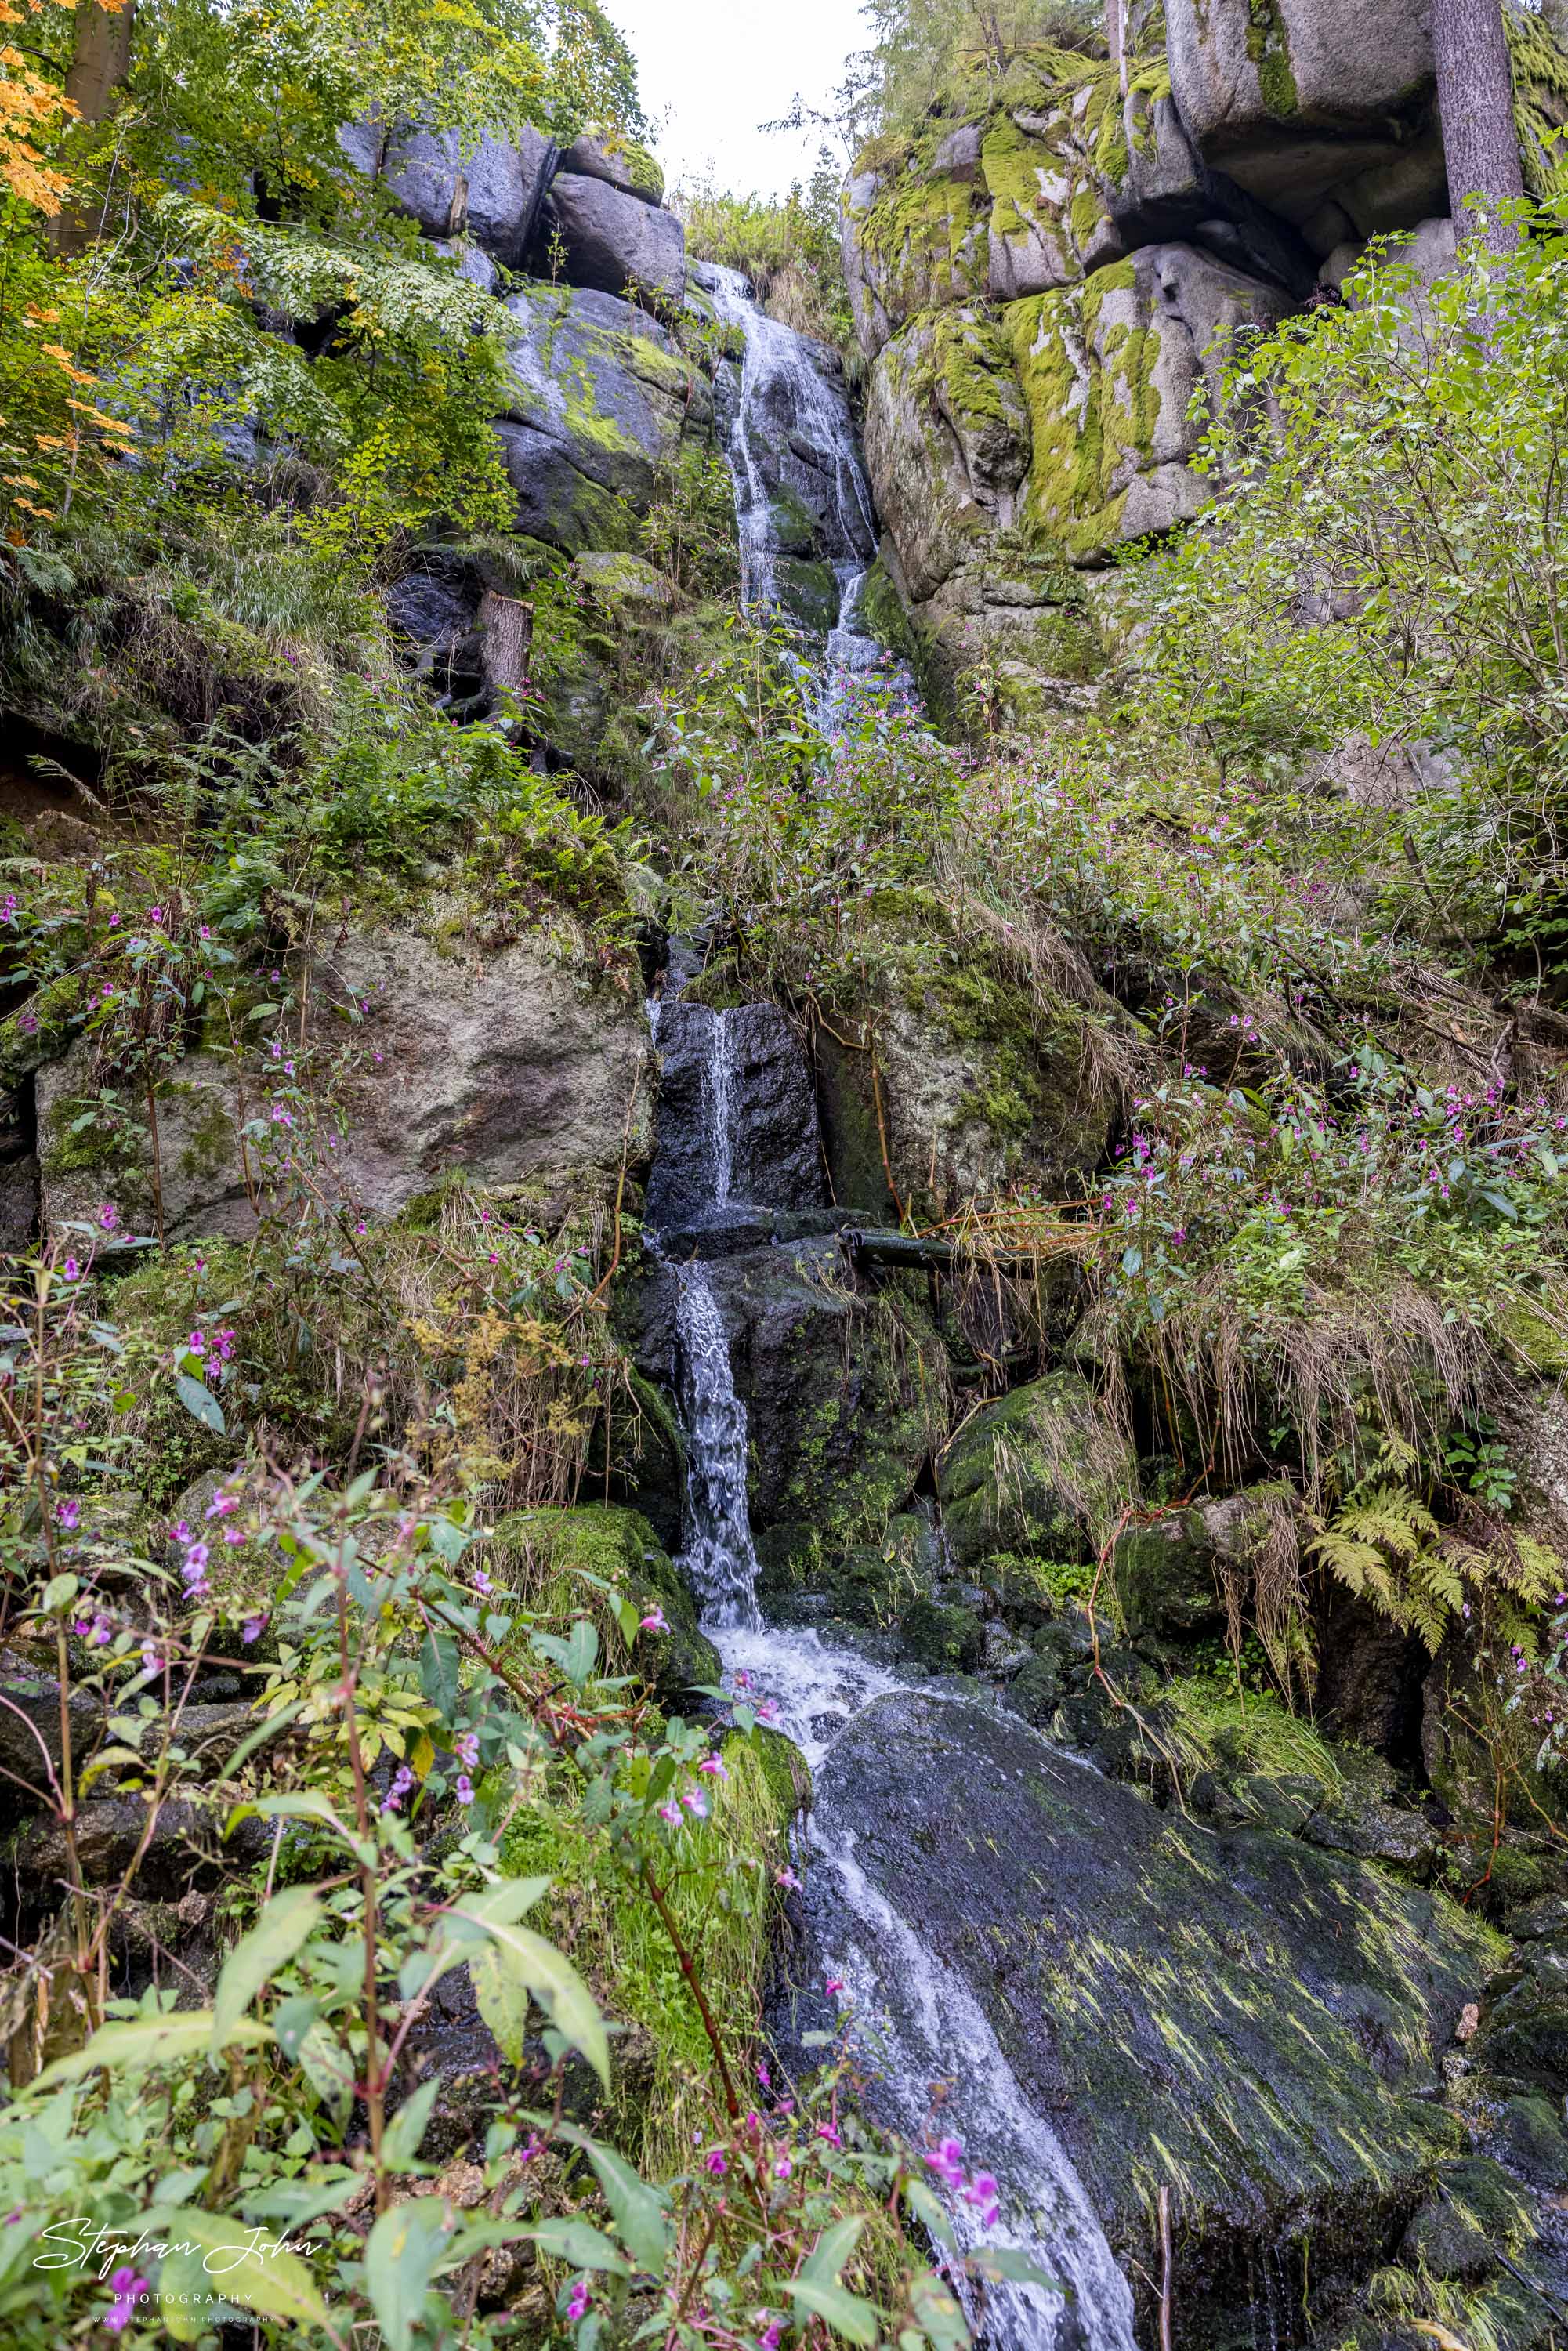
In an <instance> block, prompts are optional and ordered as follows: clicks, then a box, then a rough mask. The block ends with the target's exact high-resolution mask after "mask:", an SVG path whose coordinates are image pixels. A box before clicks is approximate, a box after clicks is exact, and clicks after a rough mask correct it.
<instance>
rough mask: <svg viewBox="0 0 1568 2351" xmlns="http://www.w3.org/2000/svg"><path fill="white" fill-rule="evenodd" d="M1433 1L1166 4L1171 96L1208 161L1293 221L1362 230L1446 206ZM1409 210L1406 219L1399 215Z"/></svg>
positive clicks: (1412, 221) (1404, 224)
mask: <svg viewBox="0 0 1568 2351" xmlns="http://www.w3.org/2000/svg"><path fill="white" fill-rule="evenodd" d="M1427 15H1428V8H1427V0H1388V5H1386V6H1384V7H1381V8H1379V9H1377V10H1376V11H1375V13H1373V12H1369V11H1368V10H1366V9H1365V8H1363V7H1359V6H1357V5H1355V0H1265V5H1262V6H1261V7H1260V6H1258V5H1254V0H1169V5H1168V7H1167V9H1166V23H1167V26H1168V55H1169V60H1170V77H1171V96H1172V98H1173V99H1175V101H1176V108H1177V110H1178V111H1179V112H1180V115H1181V117H1182V120H1183V121H1184V122H1185V123H1186V129H1187V131H1188V134H1189V135H1190V137H1191V138H1192V139H1193V141H1194V142H1195V143H1196V145H1197V147H1198V148H1199V150H1200V151H1201V152H1202V154H1203V155H1204V157H1205V159H1206V160H1207V162H1210V163H1211V164H1213V165H1215V166H1216V167H1218V168H1219V169H1221V170H1223V171H1225V172H1228V173H1229V174H1230V175H1231V177H1232V178H1233V179H1235V180H1237V181H1239V183H1240V184H1241V185H1242V186H1243V187H1244V188H1247V189H1249V190H1250V192H1251V193H1253V194H1254V195H1257V196H1260V197H1261V198H1262V199H1263V200H1264V201H1265V202H1266V203H1267V204H1270V206H1271V207H1273V209H1275V210H1276V211H1278V212H1280V213H1281V214H1283V215H1284V217H1285V218H1286V219H1287V220H1292V221H1295V222H1297V223H1305V222H1308V221H1310V220H1311V219H1312V215H1313V214H1314V213H1316V212H1317V210H1318V208H1319V207H1320V206H1321V205H1322V204H1323V203H1324V202H1325V201H1331V200H1332V201H1335V202H1337V203H1338V204H1340V205H1341V206H1342V207H1343V211H1344V212H1345V214H1347V216H1348V217H1349V218H1350V220H1351V221H1352V222H1353V223H1354V225H1355V226H1356V227H1357V229H1358V230H1359V233H1360V234H1361V235H1364V236H1366V235H1373V234H1375V231H1376V230H1378V229H1389V228H1413V227H1414V226H1415V225H1416V222H1417V221H1419V220H1424V219H1425V218H1427V215H1428V214H1432V213H1435V212H1440V211H1442V210H1443V209H1444V199H1445V196H1446V193H1447V183H1446V181H1445V178H1444V167H1443V152H1442V145H1441V141H1440V140H1438V139H1437V138H1436V137H1435V136H1432V135H1430V134H1431V132H1432V121H1433V107H1434V85H1433V73H1434V68H1433V62H1432V44H1431V38H1430V35H1429V33H1428V30H1427ZM1401 214H1403V217H1401V216H1400V215H1401Z"/></svg>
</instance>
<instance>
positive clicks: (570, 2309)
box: [566, 2278, 590, 2318]
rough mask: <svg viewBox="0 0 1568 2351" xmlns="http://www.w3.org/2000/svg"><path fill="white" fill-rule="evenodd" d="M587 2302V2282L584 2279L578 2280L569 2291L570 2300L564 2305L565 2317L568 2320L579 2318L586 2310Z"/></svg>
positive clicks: (588, 2297) (588, 2298)
mask: <svg viewBox="0 0 1568 2351" xmlns="http://www.w3.org/2000/svg"><path fill="white" fill-rule="evenodd" d="M589 2300H590V2296H589V2292H588V2280H587V2279H586V2278H579V2279H578V2281H577V2283H576V2284H575V2285H574V2286H573V2287H572V2289H571V2299H570V2302H569V2303H568V2304H567V2305H566V2314H567V2316H568V2317H569V2318H580V2317H581V2316H582V2314H583V2313H584V2311H585V2310H586V2309H587V2308H588V2304H589Z"/></svg>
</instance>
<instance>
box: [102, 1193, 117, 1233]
mask: <svg viewBox="0 0 1568 2351" xmlns="http://www.w3.org/2000/svg"><path fill="white" fill-rule="evenodd" d="M98 1221H99V1224H100V1225H101V1226H102V1228H103V1229H104V1231H105V1232H106V1233H111V1232H112V1231H113V1230H114V1228H115V1226H116V1225H117V1224H118V1223H119V1222H120V1211H119V1209H118V1208H117V1207H115V1205H114V1203H113V1201H112V1200H106V1201H105V1202H104V1204H103V1206H102V1207H101V1208H100V1209H99V1212H98Z"/></svg>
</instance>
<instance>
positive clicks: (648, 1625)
mask: <svg viewBox="0 0 1568 2351" xmlns="http://www.w3.org/2000/svg"><path fill="white" fill-rule="evenodd" d="M640 1624H641V1628H642V1630H643V1632H644V1633H667V1632H668V1631H669V1629H670V1628H669V1625H667V1624H666V1623H665V1621H664V1610H663V1609H662V1608H658V1607H654V1608H650V1609H649V1611H648V1614H646V1615H645V1616H644V1617H643V1618H641V1619H640Z"/></svg>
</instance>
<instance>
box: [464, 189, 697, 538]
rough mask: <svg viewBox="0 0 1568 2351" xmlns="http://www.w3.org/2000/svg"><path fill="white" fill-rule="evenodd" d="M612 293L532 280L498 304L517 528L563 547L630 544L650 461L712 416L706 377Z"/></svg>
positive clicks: (655, 465)
mask: <svg viewBox="0 0 1568 2351" xmlns="http://www.w3.org/2000/svg"><path fill="white" fill-rule="evenodd" d="M584 184H585V185H590V186H598V185H599V184H600V183H598V182H585V183H584ZM606 193H611V192H609V191H607V192H606ZM623 201H624V202H626V203H627V204H632V209H633V210H634V211H636V212H639V213H646V212H647V211H648V209H649V208H648V206H647V205H646V204H637V203H635V201H634V200H633V199H632V198H631V197H627V198H625V199H624V200H623ZM661 217H668V216H667V215H661ZM619 291H620V288H619V286H617V287H616V288H615V289H614V290H613V291H607V292H593V291H583V290H574V289H572V288H570V287H555V286H543V285H532V286H528V287H524V288H522V289H521V290H520V291H518V292H517V293H515V294H513V295H511V296H510V297H508V298H507V309H508V310H509V311H510V312H511V314H512V317H513V319H515V320H516V321H517V337H516V340H514V341H513V342H511V343H509V344H508V345H507V365H508V368H509V369H510V371H511V376H512V383H513V390H512V392H511V395H510V397H509V398H508V401H507V408H506V410H505V413H504V414H503V416H502V420H501V423H500V424H499V426H498V428H497V429H498V431H499V433H500V436H501V443H502V446H503V448H504V450H505V453H506V460H507V473H508V475H510V478H511V481H512V484H513V486H514V487H515V488H516V490H517V528H518V529H519V530H520V531H525V532H527V533H528V535H529V536H530V537H532V538H541V539H544V540H547V541H548V542H549V544H550V545H552V546H555V547H560V548H565V549H568V550H569V551H570V552H576V550H577V549H580V548H587V549H628V550H632V549H635V548H636V547H637V546H638V544H639V539H638V532H637V517H638V515H639V513H641V512H643V511H645V510H646V508H647V507H649V506H650V505H651V504H652V502H653V494H654V487H655V483H656V480H657V477H658V472H659V469H660V467H661V466H666V465H671V464H673V463H674V459H675V457H676V455H677V454H678V452H679V450H680V446H681V444H682V441H683V438H684V437H685V435H687V434H695V433H700V432H701V431H703V430H705V429H706V428H707V427H709V426H711V424H712V423H713V396H712V391H711V387H710V385H709V383H708V381H707V379H706V376H704V375H703V374H702V373H701V372H700V371H698V370H697V369H696V368H695V367H694V366H693V365H692V364H691V362H690V361H689V360H686V359H685V358H684V357H683V356H682V354H681V353H680V351H679V350H677V349H676V347H675V344H674V341H673V340H672V339H671V337H670V336H669V335H668V334H667V333H666V332H665V330H664V328H662V327H661V326H660V325H659V324H658V323H657V322H656V320H654V319H651V318H650V317H648V316H647V314H646V312H645V311H643V310H641V309H638V308H633V306H632V304H631V303H629V302H622V301H621V300H620V299H618V295H619Z"/></svg>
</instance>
